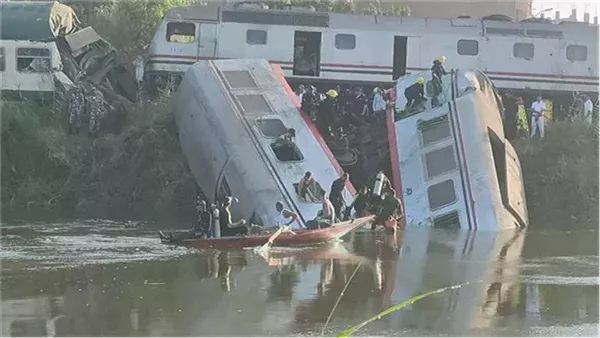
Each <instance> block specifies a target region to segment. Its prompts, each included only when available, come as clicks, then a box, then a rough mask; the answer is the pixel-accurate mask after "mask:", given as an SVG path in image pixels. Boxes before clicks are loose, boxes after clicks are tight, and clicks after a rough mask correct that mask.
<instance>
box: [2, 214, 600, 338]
mask: <svg viewBox="0 0 600 338" xmlns="http://www.w3.org/2000/svg"><path fill="white" fill-rule="evenodd" d="M1 258H2V278H1V283H2V284H1V291H2V297H1V299H2V335H3V336H290V335H291V336H315V335H320V334H321V332H322V330H323V327H324V325H325V322H326V320H327V317H328V316H329V314H330V313H331V310H332V308H333V307H334V304H335V303H336V301H337V300H338V298H339V296H340V294H341V292H342V290H343V289H344V286H345V285H346V284H347V285H348V288H347V290H346V292H345V293H344V294H343V296H342V298H341V299H340V301H339V305H338V306H337V308H336V309H335V311H334V312H333V315H332V316H331V320H330V323H329V324H328V326H327V327H326V328H325V331H324V335H335V334H337V333H339V332H340V331H342V330H344V329H347V328H348V327H350V326H352V325H356V324H358V323H360V322H361V321H363V320H366V319H367V318H369V317H372V316H373V315H375V314H377V313H378V312H379V311H381V310H383V309H385V308H386V307H388V306H391V305H393V304H396V303H399V302H401V301H403V300H405V299H407V298H410V297H412V296H415V295H418V294H420V293H424V292H427V291H431V290H435V289H438V288H442V287H445V286H450V285H457V284H461V283H464V282H469V283H470V284H467V285H465V286H463V287H461V288H457V289H452V290H448V291H445V292H442V293H439V294H436V295H433V296H431V297H429V298H425V299H423V300H421V301H418V302H416V303H414V304H412V305H410V306H408V307H406V308H404V309H402V310H400V311H397V312H394V313H392V314H390V315H388V316H385V317H382V318H380V319H379V320H376V321H374V322H372V323H371V324H369V325H367V326H365V327H364V328H362V329H361V330H360V331H358V332H357V333H356V335H359V336H366V335H384V336H398V335H403V336H446V335H472V336H488V335H492V336H515V335H523V336H597V335H598V315H599V312H598V296H599V294H598V279H599V278H598V273H599V272H598V232H597V231H587V230H581V231H576V230H573V231H564V230H549V231H534V230H530V231H528V232H526V233H525V232H503V233H500V234H492V233H483V232H479V233H468V232H449V231H442V230H427V229H409V230H406V231H405V232H403V233H399V234H397V235H385V234H382V233H370V232H368V231H367V232H356V233H354V234H351V235H349V236H347V237H345V238H344V241H343V242H340V243H335V244H332V245H327V246H319V247H312V248H286V249H277V248H275V249H273V250H272V251H271V253H270V255H269V257H267V258H263V257H260V256H258V255H256V254H255V253H254V252H253V251H252V250H239V251H226V252H218V251H204V252H199V251H196V250H191V249H184V248H175V247H169V246H165V245H161V244H160V243H159V241H158V239H157V237H156V236H155V230H153V229H149V228H146V227H144V226H132V224H123V223H111V222H102V221H97V222H84V223H71V224H36V225H20V226H10V225H3V226H2V252H1ZM357 267H358V268H357ZM355 271H356V273H355V275H354V277H353V278H351V276H352V275H353V273H354V272H355ZM348 281H349V283H348Z"/></svg>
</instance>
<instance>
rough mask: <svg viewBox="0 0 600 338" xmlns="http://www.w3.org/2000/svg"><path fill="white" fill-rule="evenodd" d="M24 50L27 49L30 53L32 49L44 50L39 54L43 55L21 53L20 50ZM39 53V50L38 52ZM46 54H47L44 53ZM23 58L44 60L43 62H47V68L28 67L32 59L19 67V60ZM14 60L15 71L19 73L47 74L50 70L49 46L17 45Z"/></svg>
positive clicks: (50, 54) (50, 56)
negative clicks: (35, 68)
mask: <svg viewBox="0 0 600 338" xmlns="http://www.w3.org/2000/svg"><path fill="white" fill-rule="evenodd" d="M24 50H27V51H29V52H30V53H31V52H32V51H34V50H37V51H44V52H43V53H41V54H44V55H28V54H22V52H23V51H24ZM38 53H39V52H38ZM45 54H47V55H45ZM24 58H30V59H34V60H36V59H37V60H44V63H47V65H46V66H47V69H44V70H34V69H28V68H29V66H31V64H32V63H33V61H34V60H32V61H30V62H29V64H27V66H25V67H21V66H20V65H19V63H20V62H21V61H20V60H22V59H24ZM15 60H16V62H17V63H16V69H17V72H19V73H35V74H48V73H51V72H52V53H51V52H50V49H49V48H45V47H19V48H17V50H16V53H15Z"/></svg>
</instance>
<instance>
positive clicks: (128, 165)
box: [1, 98, 195, 220]
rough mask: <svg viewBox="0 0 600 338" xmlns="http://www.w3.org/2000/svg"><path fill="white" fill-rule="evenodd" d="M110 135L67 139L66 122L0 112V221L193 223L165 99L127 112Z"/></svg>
mask: <svg viewBox="0 0 600 338" xmlns="http://www.w3.org/2000/svg"><path fill="white" fill-rule="evenodd" d="M119 120H122V121H123V122H122V123H121V124H122V125H123V126H124V127H122V128H120V130H119V132H118V133H116V134H110V133H106V134H103V135H100V136H99V137H97V138H95V139H90V138H88V137H87V135H85V133H84V132H82V133H81V135H76V136H75V135H67V124H66V116H64V115H63V114H61V113H57V112H55V111H53V110H52V109H51V108H49V107H47V106H45V107H44V106H41V105H39V104H36V103H31V102H3V105H2V168H1V170H2V172H1V173H2V191H1V192H2V196H1V201H2V215H3V219H7V218H8V219H32V218H33V219H36V218H39V219H49V218H52V219H61V218H67V219H73V218H110V219H137V220H157V219H158V220H160V219H175V218H177V217H178V216H180V215H183V216H184V217H185V218H189V217H192V215H193V202H194V194H195V183H194V181H193V179H192V177H191V174H190V173H189V170H188V169H187V166H186V164H185V160H184V158H183V156H182V154H181V151H180V148H179V140H178V136H177V131H176V127H175V124H174V119H173V116H172V113H171V104H170V100H169V99H168V98H163V99H160V100H158V101H157V102H156V103H148V104H145V105H144V106H141V107H137V108H133V109H131V111H129V112H128V113H127V115H126V116H124V117H123V118H122V119H119Z"/></svg>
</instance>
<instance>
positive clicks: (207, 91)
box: [173, 59, 355, 226]
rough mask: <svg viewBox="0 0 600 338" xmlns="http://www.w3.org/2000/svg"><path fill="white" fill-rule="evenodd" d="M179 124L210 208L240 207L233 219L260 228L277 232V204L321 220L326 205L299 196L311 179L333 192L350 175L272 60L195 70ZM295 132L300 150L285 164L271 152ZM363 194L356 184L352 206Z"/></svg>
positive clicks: (178, 100)
mask: <svg viewBox="0 0 600 338" xmlns="http://www.w3.org/2000/svg"><path fill="white" fill-rule="evenodd" d="M173 100H174V104H175V119H176V123H177V125H178V129H179V138H180V142H181V147H182V150H183V152H184V154H185V156H186V157H187V160H188V164H189V166H190V169H191V172H192V174H193V175H194V178H195V179H196V182H197V183H198V186H199V187H200V189H201V190H202V191H203V192H204V194H205V195H206V196H207V198H208V199H209V201H210V202H213V201H214V200H215V199H217V198H222V197H224V196H235V197H238V198H239V200H240V203H239V204H234V205H233V209H232V213H233V216H234V217H236V218H245V219H246V220H250V221H252V222H253V223H255V224H259V225H275V224H276V223H277V221H278V215H277V212H276V210H275V203H276V202H277V201H281V202H283V203H284V204H285V205H286V206H287V207H288V208H290V210H293V211H295V212H297V213H298V215H299V216H300V217H299V218H300V219H299V222H298V223H299V224H297V225H298V226H304V225H305V222H306V221H308V220H311V219H313V218H314V217H315V216H316V215H317V212H318V211H319V210H320V209H321V205H320V203H307V202H303V201H302V200H301V199H300V198H299V196H298V195H297V194H296V192H295V188H294V183H297V182H298V181H299V180H300V179H301V178H302V176H303V175H304V173H305V172H307V171H310V172H312V173H313V175H314V177H315V178H316V180H317V182H318V183H320V184H321V186H322V187H323V189H325V190H326V191H327V192H329V187H330V186H331V183H332V182H333V181H334V180H335V179H337V178H338V177H339V176H340V175H341V173H342V169H341V167H340V165H339V164H338V163H337V161H336V160H335V158H334V156H333V154H332V153H331V151H330V150H329V148H328V147H327V145H326V144H325V142H324V140H323V139H322V138H321V136H320V135H319V133H318V131H317V129H316V127H315V126H314V125H313V124H312V121H311V120H310V118H308V116H306V115H304V114H303V113H302V112H301V111H300V110H299V109H298V107H299V102H298V99H297V98H296V96H295V95H294V94H293V92H292V91H291V89H290V87H289V85H288V84H287V82H286V81H285V79H284V77H283V73H282V72H281V69H280V68H279V67H278V66H276V65H270V64H269V63H268V62H267V61H266V60H259V59H246V60H206V61H200V62H198V63H196V64H195V65H193V66H192V67H189V68H188V70H187V71H186V74H185V76H184V77H183V80H182V82H181V85H180V86H179V88H178V90H177V92H176V93H175V95H174V98H173ZM288 128H294V129H295V131H296V142H295V146H294V147H289V149H287V150H288V152H290V153H293V155H294V156H289V157H285V158H284V157H283V156H282V154H281V153H280V152H279V151H275V150H274V148H273V147H272V146H271V145H272V143H273V142H274V141H275V139H276V138H277V137H278V136H280V135H281V134H283V133H285V132H286V131H287V130H288ZM354 193H355V191H354V188H353V187H352V185H351V183H350V182H348V183H347V185H346V188H345V191H344V194H345V196H344V198H345V200H346V203H348V204H349V203H350V202H351V200H352V196H353V194H354Z"/></svg>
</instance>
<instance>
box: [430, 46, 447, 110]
mask: <svg viewBox="0 0 600 338" xmlns="http://www.w3.org/2000/svg"><path fill="white" fill-rule="evenodd" d="M445 62H446V57H445V56H438V57H436V58H435V59H434V60H433V66H431V81H432V84H433V95H432V97H431V106H432V108H435V107H437V106H439V105H440V100H439V95H440V94H441V93H442V88H443V86H442V78H443V76H444V75H446V74H447V73H446V70H445V69H444V63H445Z"/></svg>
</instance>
